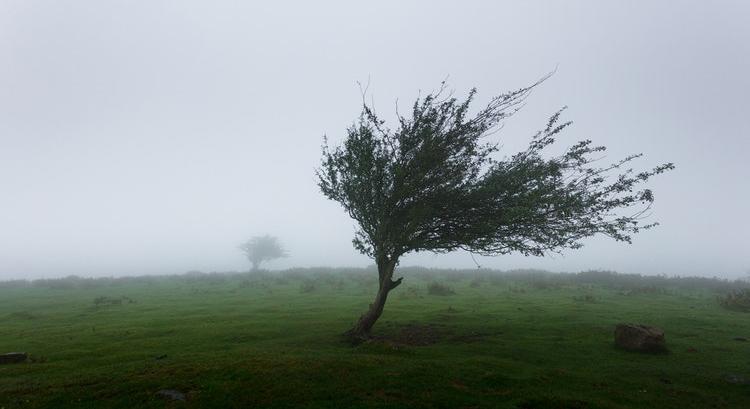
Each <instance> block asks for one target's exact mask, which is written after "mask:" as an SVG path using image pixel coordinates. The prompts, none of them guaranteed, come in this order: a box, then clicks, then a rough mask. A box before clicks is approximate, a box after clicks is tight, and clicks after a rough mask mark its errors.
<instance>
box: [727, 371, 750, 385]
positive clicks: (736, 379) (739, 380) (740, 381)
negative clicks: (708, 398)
mask: <svg viewBox="0 0 750 409" xmlns="http://www.w3.org/2000/svg"><path fill="white" fill-rule="evenodd" d="M724 380H725V381H727V382H729V383H732V384H735V385H750V380H748V379H746V378H745V377H744V376H742V375H737V374H728V375H727V376H725V377H724Z"/></svg>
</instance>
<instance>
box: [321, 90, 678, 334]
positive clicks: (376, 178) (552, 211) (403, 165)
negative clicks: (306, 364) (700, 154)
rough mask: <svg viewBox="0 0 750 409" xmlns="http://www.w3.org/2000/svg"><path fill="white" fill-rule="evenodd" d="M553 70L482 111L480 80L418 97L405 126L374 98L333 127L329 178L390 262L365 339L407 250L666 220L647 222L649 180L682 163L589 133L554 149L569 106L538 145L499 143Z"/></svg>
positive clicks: (370, 248) (530, 245)
mask: <svg viewBox="0 0 750 409" xmlns="http://www.w3.org/2000/svg"><path fill="white" fill-rule="evenodd" d="M542 81H543V80H540V81H539V82H537V83H535V84H533V85H531V86H529V87H526V88H522V89H520V90H517V91H513V92H508V93H505V94H501V95H499V96H496V97H494V98H492V99H491V100H490V101H489V103H488V104H487V105H486V106H484V107H482V108H481V109H479V110H478V111H477V112H475V113H470V110H469V106H470V104H471V103H472V101H473V100H474V97H475V95H476V90H474V89H472V90H471V91H470V92H469V94H468V96H467V97H466V99H464V100H458V99H457V98H454V97H453V96H452V95H445V94H446V92H445V88H444V86H442V87H441V88H440V89H439V90H438V91H436V92H433V93H430V94H427V95H425V96H424V97H421V98H417V100H416V101H415V102H414V104H413V105H412V106H411V109H410V115H409V116H402V115H401V114H398V116H397V120H398V121H397V123H396V127H395V129H391V128H388V127H387V126H386V124H385V121H383V120H381V119H380V117H379V116H378V115H377V114H376V112H375V111H374V110H373V108H372V107H371V106H368V105H367V103H366V102H364V101H363V108H362V113H361V115H360V117H359V120H358V121H356V122H355V123H354V124H353V125H352V126H350V127H349V128H348V129H347V134H346V137H345V139H344V142H343V144H342V145H341V146H337V147H333V148H331V147H329V146H328V141H327V139H326V138H324V145H323V159H322V164H321V166H320V168H319V169H318V170H317V176H318V179H319V182H318V185H319V187H320V189H321V191H322V192H323V194H324V195H325V196H326V197H328V198H329V199H331V200H335V201H337V202H338V203H339V204H341V205H342V206H343V207H344V209H345V210H346V211H347V212H348V213H349V215H350V216H351V217H352V218H353V219H354V220H356V221H357V223H358V224H359V229H358V230H357V232H356V233H355V237H354V240H353V243H354V247H355V248H356V249H357V250H359V251H360V252H362V253H364V254H366V255H368V256H370V257H372V258H373V259H374V260H375V263H376V264H377V267H378V275H379V283H380V285H379V289H378V292H377V294H376V297H375V301H374V302H373V303H372V304H370V308H369V309H368V310H367V312H365V314H363V315H362V316H361V317H360V318H359V320H358V321H357V323H356V325H355V326H354V327H353V328H352V329H351V330H350V331H348V334H349V335H350V336H351V337H352V338H353V340H360V339H363V338H367V337H368V336H369V334H370V330H371V329H372V327H373V325H374V324H375V322H376V321H377V319H378V318H379V317H380V315H381V314H382V312H383V307H384V305H385V302H386V298H387V296H388V293H389V292H390V291H391V290H393V289H394V288H396V287H398V285H399V284H401V281H402V280H403V277H402V278H399V279H397V280H394V279H393V274H394V269H395V267H396V265H397V264H398V262H399V258H400V257H401V256H402V255H404V254H407V253H411V252H419V251H429V252H435V253H444V252H449V251H453V250H459V249H462V250H466V251H470V252H474V253H478V254H482V255H498V254H507V253H512V252H517V253H521V254H524V255H535V256H543V255H545V254H547V253H549V252H559V251H561V250H562V249H566V248H571V249H575V248H579V247H581V245H582V244H581V239H583V238H586V237H589V236H592V235H595V234H597V233H601V234H604V235H606V236H609V237H611V238H613V239H615V240H618V241H624V242H630V240H631V235H632V234H634V233H638V232H639V231H641V230H645V229H648V228H651V227H653V226H655V225H656V223H651V224H640V223H639V221H640V220H641V219H642V218H643V217H644V215H645V212H646V211H647V210H648V209H649V207H650V205H651V203H652V202H653V200H654V197H653V194H652V192H651V190H649V189H641V188H639V186H640V185H641V184H642V183H643V182H646V181H647V180H649V178H650V177H651V176H653V175H656V174H659V173H662V172H664V171H666V170H669V169H672V168H673V165H672V164H671V163H668V164H664V165H660V166H657V167H655V168H653V169H651V170H648V171H643V172H638V173H634V172H633V170H632V169H626V167H627V166H628V165H629V162H631V161H632V160H634V159H636V158H638V157H639V156H641V155H640V154H638V155H632V156H628V157H626V158H624V159H622V160H619V161H616V162H614V163H612V164H609V165H605V166H602V167H598V166H594V165H593V163H594V162H595V161H596V160H597V159H599V158H597V156H600V153H601V152H602V151H604V150H605V148H604V147H603V146H595V145H592V143H591V141H589V140H583V141H580V142H577V143H575V144H573V145H571V146H569V147H568V148H567V149H566V150H565V151H564V153H562V154H560V155H549V154H547V153H546V148H548V147H549V146H551V145H552V144H553V143H554V142H555V138H556V137H557V136H558V134H559V133H560V132H561V131H562V130H563V129H565V128H566V127H568V125H570V122H560V116H561V111H562V110H561V111H559V112H557V113H555V114H554V115H552V117H551V118H550V119H549V121H548V122H547V124H546V126H545V127H544V129H542V130H540V131H539V132H537V133H536V134H535V135H534V136H533V137H532V138H531V141H530V142H529V145H528V147H527V148H526V149H524V150H523V151H521V152H518V153H516V154H514V155H512V156H510V157H503V158H495V157H494V155H493V154H494V153H495V152H496V151H498V145H497V144H496V143H491V142H487V141H486V136H488V135H490V134H492V133H493V131H494V130H497V129H498V125H500V123H501V121H502V120H504V119H505V118H507V117H509V116H510V115H512V114H513V113H515V112H516V111H517V110H518V109H519V108H520V106H521V103H522V102H523V101H524V100H525V99H526V97H527V96H528V95H529V93H530V91H531V90H532V89H533V88H534V87H535V86H537V85H538V84H539V83H541V82H542ZM363 100H364V98H363Z"/></svg>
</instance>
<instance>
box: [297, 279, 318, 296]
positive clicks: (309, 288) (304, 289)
mask: <svg viewBox="0 0 750 409" xmlns="http://www.w3.org/2000/svg"><path fill="white" fill-rule="evenodd" d="M313 291H315V282H313V281H312V280H305V281H303V282H302V285H300V286H299V292H301V293H303V294H305V293H311V292H313Z"/></svg>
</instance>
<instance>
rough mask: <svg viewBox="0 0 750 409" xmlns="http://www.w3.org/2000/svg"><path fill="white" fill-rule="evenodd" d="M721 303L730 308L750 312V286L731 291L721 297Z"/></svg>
mask: <svg viewBox="0 0 750 409" xmlns="http://www.w3.org/2000/svg"><path fill="white" fill-rule="evenodd" d="M719 304H721V306H722V307H724V308H726V309H729V310H734V311H743V312H750V288H743V289H741V290H735V291H731V292H729V293H727V294H725V295H723V296H721V297H719Z"/></svg>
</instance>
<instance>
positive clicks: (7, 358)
mask: <svg viewBox="0 0 750 409" xmlns="http://www.w3.org/2000/svg"><path fill="white" fill-rule="evenodd" d="M28 357H29V355H28V354H27V353H26V352H9V353H7V354H2V355H0V365H2V364H19V363H21V362H25V361H26V359H27V358H28Z"/></svg>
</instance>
